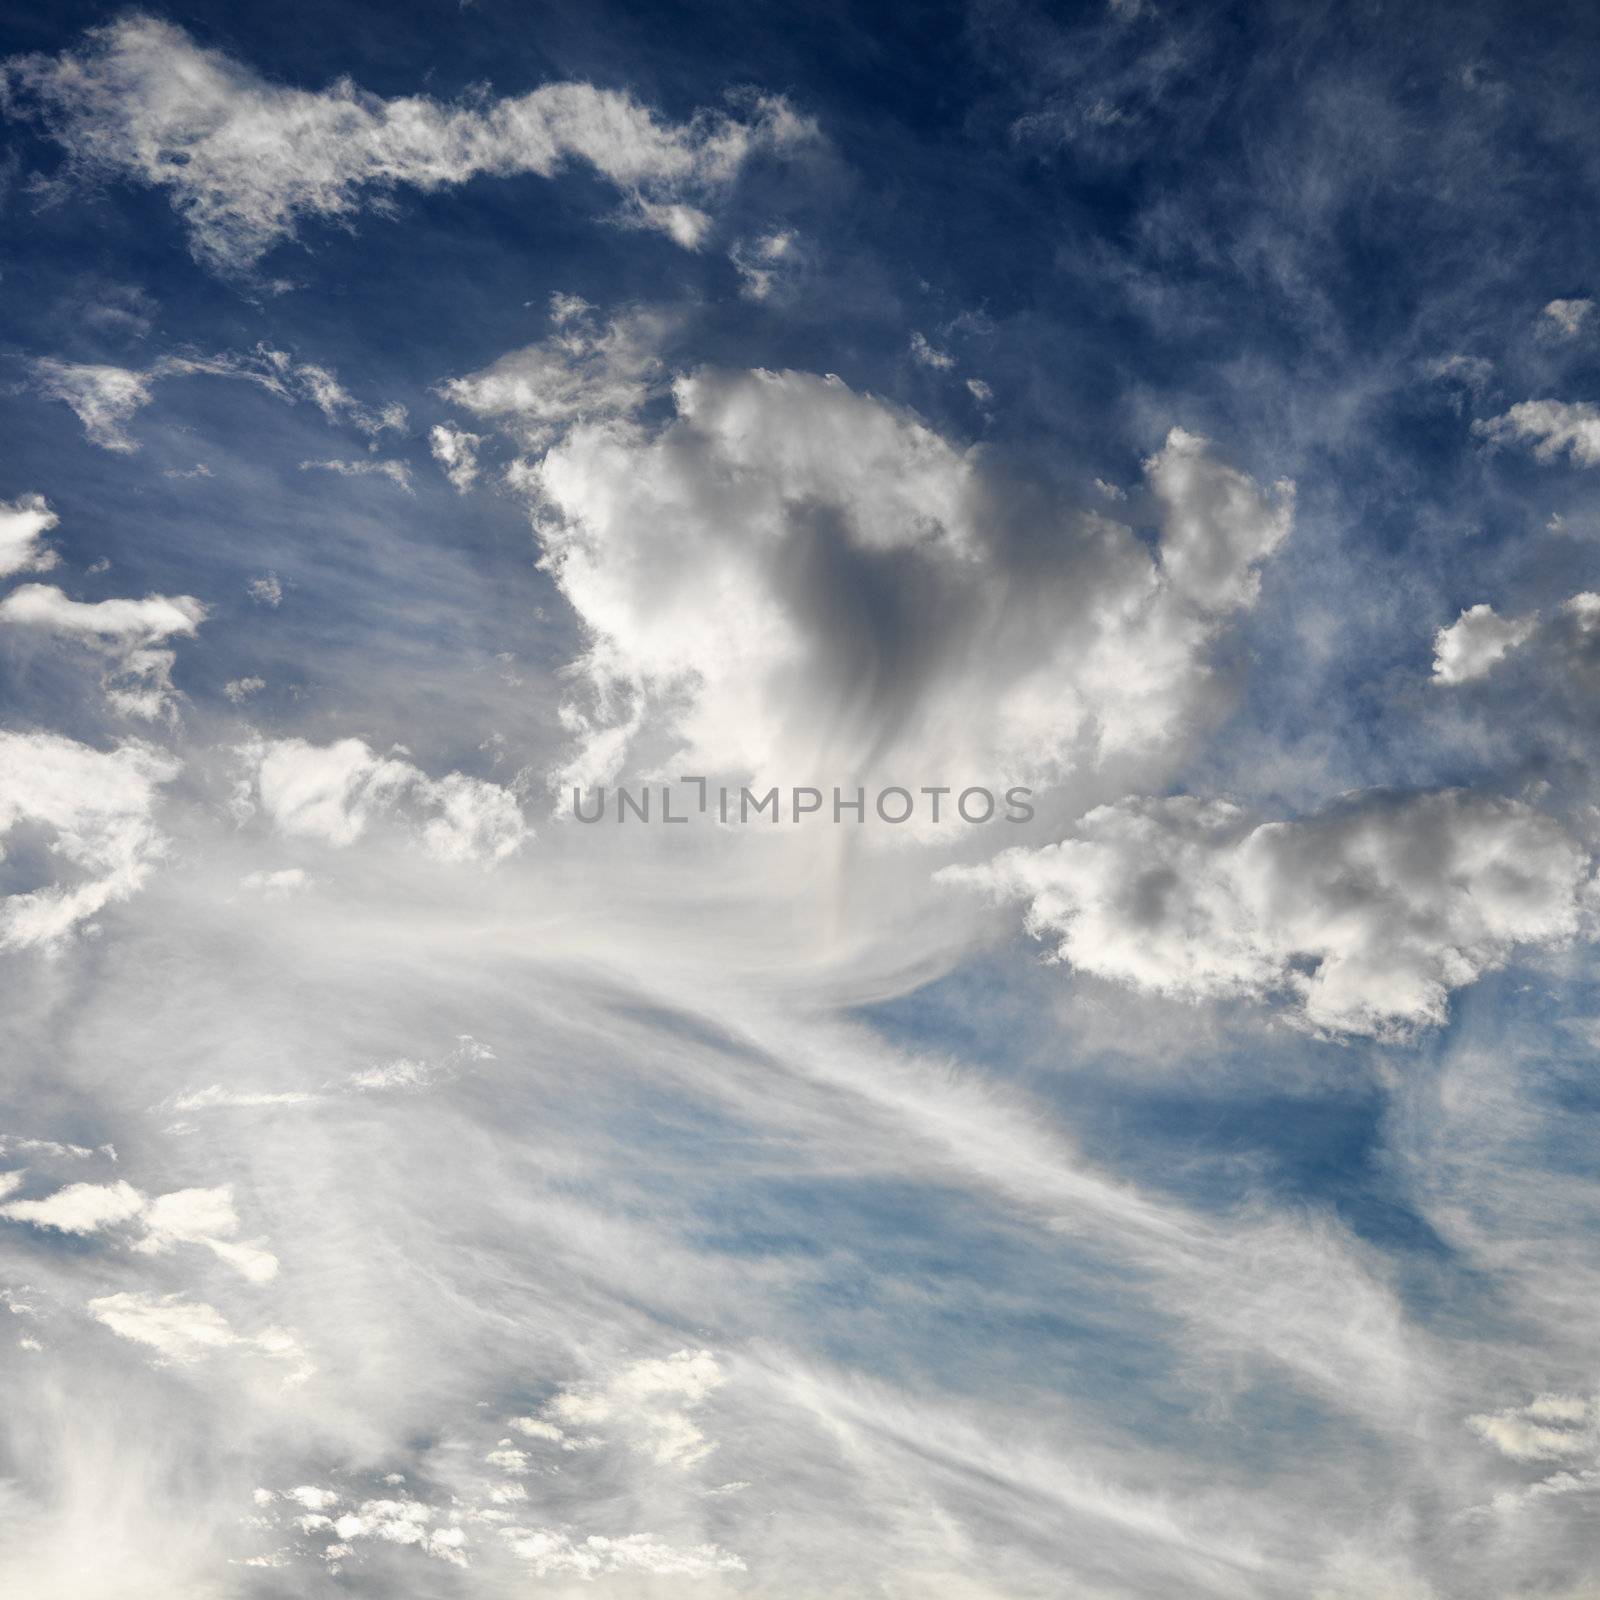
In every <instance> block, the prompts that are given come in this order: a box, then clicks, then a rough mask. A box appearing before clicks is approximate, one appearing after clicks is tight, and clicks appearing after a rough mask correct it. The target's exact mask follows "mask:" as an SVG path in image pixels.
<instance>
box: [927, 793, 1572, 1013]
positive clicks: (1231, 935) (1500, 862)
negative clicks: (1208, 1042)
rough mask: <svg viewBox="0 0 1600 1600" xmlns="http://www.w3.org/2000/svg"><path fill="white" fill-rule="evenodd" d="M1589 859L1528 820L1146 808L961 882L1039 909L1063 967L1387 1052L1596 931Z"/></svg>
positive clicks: (1041, 932) (1461, 800) (1383, 803)
mask: <svg viewBox="0 0 1600 1600" xmlns="http://www.w3.org/2000/svg"><path fill="white" fill-rule="evenodd" d="M1587 873H1588V860H1587V856H1586V854H1585V852H1584V851H1583V850H1582V849H1580V848H1579V847H1578V845H1576V844H1575V843H1574V842H1573V841H1572V839H1570V838H1569V837H1568V836H1567V834H1566V833H1565V832H1564V831H1563V829H1562V828H1561V827H1560V826H1559V825H1558V824H1557V823H1556V822H1554V821H1552V820H1551V819H1550V818H1548V817H1545V816H1542V815H1540V814H1539V813H1538V812H1536V811H1533V810H1531V809H1530V808H1529V807H1528V806H1526V805H1523V804H1520V803H1518V802H1516V801H1511V800H1502V799H1497V798H1494V797H1491V796H1487V795H1479V794H1472V793H1469V792H1466V791H1461V790H1446V791H1441V792H1437V793H1428V794H1394V793H1387V792H1369V793H1365V794H1358V795H1353V796H1349V797H1347V798H1345V799H1344V800H1342V801H1341V802H1339V803H1338V804H1336V805H1334V806H1332V807H1330V808H1329V809H1328V810H1326V811H1324V812H1321V813H1319V814H1317V815H1314V816H1310V817H1306V818H1303V819H1301V820H1298V821H1294V822H1267V823H1260V822H1256V821H1255V820H1254V819H1252V818H1250V817H1249V816H1247V815H1246V814H1245V813H1244V812H1242V811H1241V810H1240V809H1239V808H1238V807H1236V806H1233V805H1229V804H1226V803H1224V802H1221V801H1202V800H1197V799H1190V798H1186V797H1180V798H1176V799H1169V800H1127V801H1122V802H1119V803H1118V804H1116V805H1111V806H1102V807H1100V808H1099V809H1097V810H1095V811H1092V812H1090V813H1089V814H1088V816H1086V817H1085V818H1084V819H1083V821H1082V823H1081V824H1080V825H1079V827H1078V829H1077V830H1076V833H1075V835H1074V837H1072V838H1069V839H1067V840H1065V841H1063V842H1062V843H1059V844H1055V845H1051V846H1048V847H1046V848H1044V849H1039V850H1028V849H1019V850H1011V851H1007V852H1005V853H1003V854H1002V855H1000V856H998V857H996V858H995V860H993V861H992V862H989V863H987V864H986V865H983V866H980V867H973V868H947V869H945V871H944V872H943V873H942V874H941V877H943V878H944V879H945V880H946V881H950V882H960V883H967V884H970V885H973V886H976V887H978V888H980V889H983V890H986V891H987V892H988V893H990V894H991V895H993V896H994V897H995V898H997V899H999V900H1002V901H1023V902H1025V903H1026V905H1027V908H1028V909H1027V913H1026V920H1027V927H1028V931H1029V932H1030V933H1031V934H1033V935H1034V936H1035V937H1036V938H1040V939H1049V940H1051V941H1053V942H1054V943H1055V945H1056V953H1057V955H1058V957H1059V959H1061V960H1062V961H1064V962H1067V963H1070V964H1071V965H1072V966H1073V967H1075V968H1077V969H1078V970H1080V971H1083V972H1088V973H1093V974H1095V975H1096V976H1099V977H1103V978H1109V979H1112V980H1113V981H1115V982H1118V983H1123V984H1127V985H1129V986H1131V987H1133V988H1136V989H1143V990H1147V991H1151V992H1155V993H1161V994H1168V995H1173V996H1178V997H1182V998H1187V999H1193V1000H1203V999H1220V998H1227V997H1243V998H1249V999H1257V1000H1261V999H1266V998H1268V997H1274V996H1281V997H1284V998H1286V999H1288V1000H1289V1001H1290V1003H1291V1004H1292V1006H1293V1008H1294V1014H1295V1015H1296V1016H1297V1018H1298V1019H1299V1021H1300V1022H1301V1023H1302V1024H1303V1025H1304V1026H1306V1027H1309V1028H1312V1029H1317V1030H1325V1031H1327V1032H1331V1033H1354V1034H1377V1035H1386V1034H1393V1033H1396V1032H1401V1031H1404V1030H1406V1029H1407V1028H1412V1027H1416V1026H1421V1025H1425V1024H1431V1023H1437V1022H1440V1021H1442V1020H1443V1019H1444V1017H1445V1015H1446V1007H1447V1001H1448V996H1449V993H1450V991H1451V990H1452V989H1456V988H1459V987H1460V986H1462V985H1463V984H1466V983H1469V982H1471V981H1472V980H1474V979H1475V978H1477V977H1478V976H1479V975H1480V974H1482V973H1484V972H1486V971H1489V970H1491V969H1492V968H1495V967H1498V966H1501V965H1502V964H1504V962H1505V961H1506V960H1507V959H1508V958H1509V957H1510V955H1511V954H1512V952H1513V951H1514V950H1515V949H1516V948H1517V947H1518V946H1519V945H1527V946H1552V945H1557V944H1560V943H1562V942H1564V941H1567V940H1570V939H1571V938H1572V937H1573V936H1574V935H1575V934H1576V933H1577V932H1578V930H1579V913H1580V894H1581V891H1582V889H1583V887H1584V883H1585V880H1586V877H1587Z"/></svg>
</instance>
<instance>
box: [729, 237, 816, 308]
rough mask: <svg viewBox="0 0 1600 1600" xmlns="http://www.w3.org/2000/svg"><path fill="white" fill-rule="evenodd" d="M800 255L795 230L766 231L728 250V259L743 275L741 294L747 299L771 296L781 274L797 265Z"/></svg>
mask: <svg viewBox="0 0 1600 1600" xmlns="http://www.w3.org/2000/svg"><path fill="white" fill-rule="evenodd" d="M798 257H799V250H798V248H797V245H796V235H795V234H794V233H793V231H792V230H784V231H782V232H777V233H769V234H765V235H763V236H762V237H761V238H759V239H755V240H745V239H741V240H739V241H738V243H736V244H735V245H734V246H733V248H732V249H731V250H730V251H729V252H728V259H729V260H730V261H731V262H732V263H733V267H734V271H736V272H737V273H738V274H739V293H740V294H741V295H742V296H743V297H744V298H745V299H746V300H767V299H770V298H771V296H772V294H773V291H774V290H775V289H776V288H777V286H778V282H779V276H780V273H782V272H783V271H785V270H786V269H791V268H793V267H794V266H795V265H796V264H797V261H798Z"/></svg>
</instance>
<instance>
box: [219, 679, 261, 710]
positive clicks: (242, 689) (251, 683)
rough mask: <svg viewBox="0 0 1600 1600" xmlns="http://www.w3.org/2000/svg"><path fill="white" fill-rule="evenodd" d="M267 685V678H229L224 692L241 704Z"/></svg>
mask: <svg viewBox="0 0 1600 1600" xmlns="http://www.w3.org/2000/svg"><path fill="white" fill-rule="evenodd" d="M266 686H267V680H266V679H265V678H229V679H228V681H227V682H226V683H225V684H223V686H222V692H223V693H224V694H225V695H227V697H228V698H229V699H230V700H231V701H232V702H233V703H234V704H235V705H241V704H243V702H244V701H246V700H248V699H249V698H250V696H251V695H253V694H259V693H260V692H261V691H262V690H263V689H265V688H266Z"/></svg>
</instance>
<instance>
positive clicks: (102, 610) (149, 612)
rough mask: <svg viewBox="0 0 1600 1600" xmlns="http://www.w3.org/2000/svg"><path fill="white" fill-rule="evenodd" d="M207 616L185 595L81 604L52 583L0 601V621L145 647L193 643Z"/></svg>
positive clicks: (19, 591) (36, 585)
mask: <svg viewBox="0 0 1600 1600" xmlns="http://www.w3.org/2000/svg"><path fill="white" fill-rule="evenodd" d="M205 617H206V608H205V607H204V606H203V605H202V604H201V603H200V602H199V601H198V600H196V599H195V598H194V596H193V595H188V594H179V595H163V594H152V595H147V596H146V597H145V598H144V599H143V600H97V601H94V602H92V603H85V602H83V601H79V600H70V599H68V598H67V596H66V595H65V594H64V593H63V592H62V591H61V590H60V589H57V588H55V587H54V586H53V585H51V584H44V583H25V584H23V585H22V586H21V587H20V588H17V589H13V590H12V591H11V593H10V594H8V595H7V596H6V597H5V598H4V599H3V600H0V622H8V623H12V624H14V625H18V626H24V627H33V628H44V629H47V630H49V631H50V632H52V633H64V634H75V635H77V636H79V637H80V638H94V639H102V640H105V641H107V642H108V643H112V644H131V643H141V644H149V643H152V642H154V641H155V640H157V639H165V638H168V637H170V636H171V635H172V634H175V633H176V634H184V635H186V636H188V637H191V638H192V637H193V635H194V632H195V629H196V628H197V627H199V625H200V624H201V623H202V622H204V621H205Z"/></svg>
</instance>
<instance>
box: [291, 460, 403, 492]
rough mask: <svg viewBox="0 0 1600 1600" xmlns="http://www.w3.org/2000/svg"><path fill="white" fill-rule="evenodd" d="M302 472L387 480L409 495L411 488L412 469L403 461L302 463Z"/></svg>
mask: <svg viewBox="0 0 1600 1600" xmlns="http://www.w3.org/2000/svg"><path fill="white" fill-rule="evenodd" d="M300 470H301V471H302V472H336V473H338V474H339V476H340V477H341V478H387V479H388V480H389V482H390V483H392V484H394V486H395V487H396V488H397V489H403V490H405V492H406V493H407V494H412V493H414V492H415V491H414V490H413V489H412V487H411V468H410V467H408V466H407V465H406V464H405V462H403V461H302V462H301V463H300Z"/></svg>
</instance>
